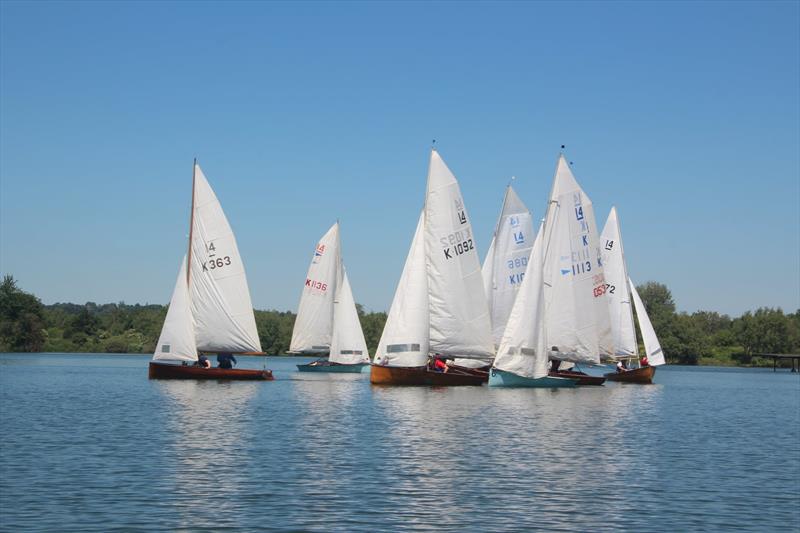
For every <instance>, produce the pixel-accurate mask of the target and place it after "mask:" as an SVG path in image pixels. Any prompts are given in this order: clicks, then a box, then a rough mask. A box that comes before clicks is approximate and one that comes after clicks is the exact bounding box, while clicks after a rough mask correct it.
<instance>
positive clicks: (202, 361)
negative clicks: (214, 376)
mask: <svg viewBox="0 0 800 533" xmlns="http://www.w3.org/2000/svg"><path fill="white" fill-rule="evenodd" d="M195 364H196V365H197V366H201V367H203V368H211V361H209V360H208V357H206V356H205V355H200V356H198V357H197V363H195Z"/></svg>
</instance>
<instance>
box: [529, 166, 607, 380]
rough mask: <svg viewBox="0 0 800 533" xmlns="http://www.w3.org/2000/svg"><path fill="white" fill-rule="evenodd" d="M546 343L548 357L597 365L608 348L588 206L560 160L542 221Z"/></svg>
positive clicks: (599, 263) (600, 274)
mask: <svg viewBox="0 0 800 533" xmlns="http://www.w3.org/2000/svg"><path fill="white" fill-rule="evenodd" d="M544 228H545V236H544V240H543V245H544V290H545V340H546V346H547V347H548V349H550V357H551V358H553V359H558V360H563V361H571V362H575V363H598V364H599V362H600V355H610V353H611V350H612V342H611V326H610V322H609V318H608V304H607V303H606V300H605V294H604V293H605V277H604V276H603V267H602V261H601V259H600V253H599V247H598V242H597V241H598V236H597V226H596V224H595V219H594V210H593V208H592V202H591V200H590V199H589V197H588V196H586V193H584V192H583V190H582V189H581V187H580V186H579V185H578V183H577V182H576V181H575V177H574V176H573V175H572V171H571V170H570V168H569V165H568V164H567V162H566V160H565V159H564V156H563V155H562V156H561V157H559V160H558V167H557V169H556V175H555V179H554V182H553V190H552V192H551V195H550V204H549V206H548V208H547V217H546V219H545V225H544Z"/></svg>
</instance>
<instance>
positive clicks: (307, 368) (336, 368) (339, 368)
mask: <svg viewBox="0 0 800 533" xmlns="http://www.w3.org/2000/svg"><path fill="white" fill-rule="evenodd" d="M364 368H366V369H367V371H369V363H360V364H357V365H297V370H298V371H299V372H336V373H339V374H341V373H346V374H360V373H362V372H363V371H364Z"/></svg>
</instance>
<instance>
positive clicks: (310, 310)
mask: <svg viewBox="0 0 800 533" xmlns="http://www.w3.org/2000/svg"><path fill="white" fill-rule="evenodd" d="M340 264H341V252H340V243H339V223H338V222H337V223H336V224H334V225H333V226H331V228H330V229H329V230H328V231H327V232H326V233H325V235H323V236H322V238H321V239H320V240H319V242H318V243H317V246H316V247H315V248H314V255H313V257H312V258H311V264H310V265H309V267H308V274H306V279H305V282H304V284H303V293H302V295H301V296H300V305H299V307H298V309H297V318H296V319H295V322H294V330H293V331H292V341H291V344H290V345H289V351H291V352H300V353H326V352H328V351H329V350H330V345H331V337H332V335H333V300H334V297H335V295H336V290H337V285H338V282H339V277H340V275H341V274H340V273H341V267H340Z"/></svg>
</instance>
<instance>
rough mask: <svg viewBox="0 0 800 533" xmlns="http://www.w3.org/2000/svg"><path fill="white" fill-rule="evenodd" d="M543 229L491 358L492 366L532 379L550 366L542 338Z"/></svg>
mask: <svg viewBox="0 0 800 533" xmlns="http://www.w3.org/2000/svg"><path fill="white" fill-rule="evenodd" d="M542 233H543V231H542V228H541V226H540V228H539V233H538V234H537V236H536V241H535V242H534V244H533V250H532V251H531V255H530V258H529V259H530V260H529V262H528V265H527V267H526V269H525V276H524V278H523V280H522V283H521V284H520V288H519V291H518V293H517V298H516V299H515V300H514V305H513V307H512V309H511V313H510V315H509V317H508V323H507V325H506V329H505V331H504V332H503V338H502V340H501V341H500V348H499V349H498V350H497V357H496V358H495V360H494V367H495V368H498V369H500V370H505V371H506V372H513V373H514V374H516V375H518V376H522V377H526V378H531V379H538V378H542V377H545V376H546V375H547V372H548V366H549V360H548V355H547V349H546V346H545V339H544V284H543V266H544V265H543V263H542V260H543V257H542V249H543V245H542V240H543V236H542Z"/></svg>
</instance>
